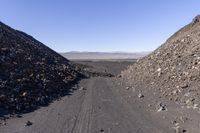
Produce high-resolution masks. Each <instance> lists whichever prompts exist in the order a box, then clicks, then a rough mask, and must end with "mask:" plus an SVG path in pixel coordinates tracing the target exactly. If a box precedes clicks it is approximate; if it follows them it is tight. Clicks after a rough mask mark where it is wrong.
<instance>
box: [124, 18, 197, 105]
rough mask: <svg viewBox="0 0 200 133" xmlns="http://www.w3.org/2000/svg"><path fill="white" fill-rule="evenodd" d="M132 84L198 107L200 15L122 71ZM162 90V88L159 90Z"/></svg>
mask: <svg viewBox="0 0 200 133" xmlns="http://www.w3.org/2000/svg"><path fill="white" fill-rule="evenodd" d="M122 77H123V78H124V79H126V80H127V79H128V80H127V81H129V82H130V83H131V84H132V85H135V86H137V87H138V88H141V86H142V87H143V88H144V85H146V88H153V89H156V92H160V95H161V96H162V97H166V98H168V99H169V100H172V101H176V102H179V103H183V104H186V105H187V106H189V107H194V106H195V107H198V104H199V102H200V99H199V98H200V97H199V95H200V15H199V16H196V17H195V18H194V19H193V21H192V22H191V23H190V24H188V25H186V26H185V27H183V28H182V29H180V30H179V31H178V32H176V33H175V34H174V35H173V36H171V37H170V38H169V39H168V40H167V41H166V42H165V43H164V44H163V45H162V46H161V47H159V48H158V49H157V50H155V51H154V52H153V53H151V54H150V55H149V56H147V57H144V58H143V59H141V60H139V61H138V62H137V63H136V64H134V65H132V66H129V68H128V69H127V70H125V71H123V72H122ZM157 90H159V91H157Z"/></svg>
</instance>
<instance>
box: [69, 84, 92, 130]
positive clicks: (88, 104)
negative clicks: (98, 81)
mask: <svg viewBox="0 0 200 133" xmlns="http://www.w3.org/2000/svg"><path fill="white" fill-rule="evenodd" d="M93 86H94V82H92V83H91V84H89V86H88V90H87V93H85V99H84V101H83V103H82V104H81V109H80V112H79V114H78V116H77V117H76V120H75V123H74V127H73V129H72V133H91V124H92V114H93V108H92V91H93V89H92V87H93Z"/></svg>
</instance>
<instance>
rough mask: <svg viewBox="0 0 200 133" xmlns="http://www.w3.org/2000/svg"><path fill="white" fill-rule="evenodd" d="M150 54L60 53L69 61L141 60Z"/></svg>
mask: <svg viewBox="0 0 200 133" xmlns="http://www.w3.org/2000/svg"><path fill="white" fill-rule="evenodd" d="M149 53H150V52H135V53H129V52H78V51H71V52H66V53H60V54H61V55H62V56H64V57H65V58H67V59H71V60H76V59H77V60H84V59H140V58H142V57H144V56H146V55H148V54H149Z"/></svg>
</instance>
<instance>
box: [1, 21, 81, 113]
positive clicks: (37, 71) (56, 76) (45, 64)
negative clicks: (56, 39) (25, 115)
mask: <svg viewBox="0 0 200 133" xmlns="http://www.w3.org/2000/svg"><path fill="white" fill-rule="evenodd" d="M73 68H74V66H73V67H72V66H71V63H70V62H69V61H68V60H67V59H65V58H63V57H62V56H60V55H59V54H57V53H56V52H54V51H53V50H51V49H50V48H48V47H46V46H45V45H44V44H42V43H40V42H39V41H37V40H35V39H34V38H33V37H31V36H29V35H27V34H26V33H23V32H21V31H17V30H14V29H12V28H10V27H8V26H7V25H5V24H3V23H1V22H0V107H1V108H4V109H6V110H9V111H11V112H12V113H21V112H28V111H30V110H33V109H36V108H37V107H38V106H40V105H47V104H48V103H49V102H51V101H52V100H54V99H56V98H59V97H61V96H63V95H66V94H68V93H69V89H70V86H71V85H72V84H73V83H74V82H76V81H77V80H78V79H79V78H81V77H82V75H81V74H79V73H78V72H77V71H75V70H74V69H73Z"/></svg>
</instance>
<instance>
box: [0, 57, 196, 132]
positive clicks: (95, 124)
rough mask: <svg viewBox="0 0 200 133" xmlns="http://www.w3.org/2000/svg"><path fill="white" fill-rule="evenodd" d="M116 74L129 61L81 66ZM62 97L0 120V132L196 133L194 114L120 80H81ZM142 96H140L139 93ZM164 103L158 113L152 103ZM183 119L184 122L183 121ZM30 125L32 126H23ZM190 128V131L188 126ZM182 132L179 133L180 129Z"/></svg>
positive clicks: (96, 78)
mask: <svg viewBox="0 0 200 133" xmlns="http://www.w3.org/2000/svg"><path fill="white" fill-rule="evenodd" d="M79 63H82V64H87V65H90V66H92V67H90V69H95V68H96V69H97V71H107V72H110V73H112V74H113V75H118V74H119V73H120V71H121V70H123V69H126V67H127V65H129V64H132V63H134V62H129V61H124V62H123V61H121V62H116V61H100V62H99V61H85V62H84V61H81V62H79ZM75 88H76V89H77V90H74V91H73V93H72V94H71V95H68V96H65V97H63V98H62V99H60V100H57V101H55V102H53V103H52V104H50V105H49V106H48V107H42V108H40V109H38V110H36V111H35V112H32V113H28V114H24V115H22V116H21V118H17V117H16V118H10V119H7V120H6V121H3V120H2V121H1V122H0V123H1V125H0V133H101V132H102V133H173V132H175V133H181V132H189V133H199V120H198V118H196V117H195V116H196V115H197V112H196V111H194V110H188V109H186V108H181V107H178V106H177V105H176V104H175V103H172V102H168V101H166V100H165V99H159V98H158V97H156V94H155V95H153V94H151V93H147V92H140V90H138V89H135V88H132V87H131V86H130V87H129V86H128V85H127V84H126V82H125V81H123V80H121V78H119V77H114V78H105V77H95V78H90V79H84V80H82V81H81V82H80V83H79V84H78V85H77V86H76V87H75ZM140 93H141V94H142V95H144V97H140V98H139V97H138V94H140ZM158 102H162V103H164V104H166V105H167V106H166V108H167V109H166V110H165V111H161V112H158V111H157V109H156V104H157V103H158ZM181 117H182V118H181ZM27 121H30V122H31V124H32V125H31V124H30V126H26V123H27ZM191 125H192V126H191ZM179 127H180V128H179Z"/></svg>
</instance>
